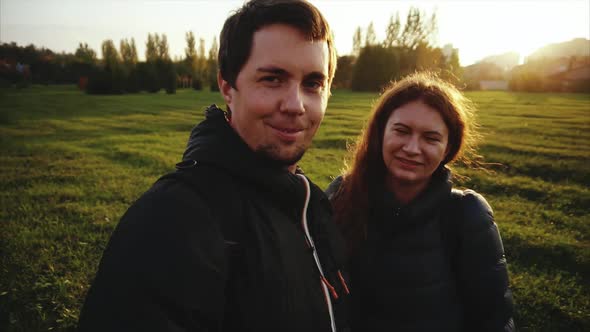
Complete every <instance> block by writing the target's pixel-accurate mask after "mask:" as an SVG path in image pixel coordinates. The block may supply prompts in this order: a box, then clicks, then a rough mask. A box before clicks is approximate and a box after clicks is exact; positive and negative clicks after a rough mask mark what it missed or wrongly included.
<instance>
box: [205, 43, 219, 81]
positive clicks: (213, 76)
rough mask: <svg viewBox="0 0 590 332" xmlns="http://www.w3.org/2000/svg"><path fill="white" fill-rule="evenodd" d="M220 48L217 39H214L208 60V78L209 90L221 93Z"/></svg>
mask: <svg viewBox="0 0 590 332" xmlns="http://www.w3.org/2000/svg"><path fill="white" fill-rule="evenodd" d="M218 49H219V46H217V38H215V37H213V42H212V43H211V48H210V49H209V58H208V59H207V76H208V81H209V89H210V90H211V91H219V86H218V85H217V67H218V64H217V54H218V52H219V50H218Z"/></svg>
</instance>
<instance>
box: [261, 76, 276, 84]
mask: <svg viewBox="0 0 590 332" xmlns="http://www.w3.org/2000/svg"><path fill="white" fill-rule="evenodd" d="M260 81H262V82H269V83H280V82H281V80H280V79H279V78H278V77H277V76H263V77H262V78H261V79H260Z"/></svg>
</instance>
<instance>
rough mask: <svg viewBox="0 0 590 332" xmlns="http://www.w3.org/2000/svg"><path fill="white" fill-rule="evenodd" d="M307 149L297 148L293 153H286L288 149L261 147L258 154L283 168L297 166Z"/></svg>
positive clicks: (303, 147)
mask: <svg viewBox="0 0 590 332" xmlns="http://www.w3.org/2000/svg"><path fill="white" fill-rule="evenodd" d="M306 150H307V148H306V147H305V146H297V147H296V148H295V149H293V151H286V149H282V150H281V149H280V148H279V147H277V146H274V145H269V146H261V147H258V149H256V154H258V155H260V156H262V157H264V158H265V159H269V160H270V161H272V162H273V163H275V164H277V165H280V166H281V167H289V166H292V165H295V164H297V162H298V161H299V160H301V158H303V155H304V154H305V151H306Z"/></svg>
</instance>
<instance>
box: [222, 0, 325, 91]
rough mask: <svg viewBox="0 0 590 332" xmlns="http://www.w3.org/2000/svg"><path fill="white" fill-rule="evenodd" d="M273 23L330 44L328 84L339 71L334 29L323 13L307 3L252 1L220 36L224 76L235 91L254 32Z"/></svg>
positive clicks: (233, 15)
mask: <svg viewBox="0 0 590 332" xmlns="http://www.w3.org/2000/svg"><path fill="white" fill-rule="evenodd" d="M271 24H285V25H288V26H292V27H294V28H296V29H297V30H299V31H301V32H302V33H303V34H304V36H305V37H306V38H307V39H309V40H310V41H320V40H325V41H326V42H327V43H328V51H329V56H330V58H329V62H328V81H329V82H332V78H333V77H334V72H335V71H336V49H335V48H334V40H333V37H332V33H331V31H330V27H329V25H328V22H327V21H326V19H325V18H324V17H323V16H322V14H321V13H320V11H319V10H318V9H317V8H316V7H314V6H313V5H312V4H310V3H309V2H307V1H304V0H252V1H249V2H247V3H246V4H244V5H243V6H242V7H241V8H240V9H238V10H237V11H236V12H234V13H233V14H232V15H231V16H230V17H228V18H227V20H226V21H225V24H224V25H223V29H222V30H221V35H220V37H219V53H218V58H217V60H218V63H219V71H220V73H221V77H222V78H223V79H224V80H225V81H227V82H228V83H229V84H230V85H231V86H232V87H233V88H234V89H235V88H236V79H237V77H238V74H239V73H240V70H242V67H243V66H244V64H245V63H246V61H248V58H249V56H250V53H251V50H252V40H253V37H254V33H255V32H256V31H258V30H260V29H261V28H263V27H265V26H268V25H271Z"/></svg>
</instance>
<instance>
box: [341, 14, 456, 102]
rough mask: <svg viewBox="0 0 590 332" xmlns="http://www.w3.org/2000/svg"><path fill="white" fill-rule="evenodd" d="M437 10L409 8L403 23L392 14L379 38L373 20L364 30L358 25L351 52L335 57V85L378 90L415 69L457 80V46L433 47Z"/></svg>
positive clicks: (357, 89)
mask: <svg viewBox="0 0 590 332" xmlns="http://www.w3.org/2000/svg"><path fill="white" fill-rule="evenodd" d="M437 29H438V28H437V19H436V13H433V14H432V15H431V16H427V15H426V14H425V13H424V12H423V11H420V10H419V9H418V8H415V7H412V8H410V10H409V12H408V14H407V16H406V19H405V24H403V25H402V22H401V20H400V16H399V13H396V14H395V17H394V15H392V16H391V17H390V19H389V23H388V24H387V27H386V31H385V39H384V40H383V41H378V40H377V37H376V33H375V29H374V26H373V23H372V22H371V23H370V24H369V26H368V27H367V28H366V30H364V31H363V29H362V28H361V27H358V28H357V29H356V31H355V33H354V35H353V47H352V54H351V55H344V56H340V57H338V66H337V71H336V76H335V77H334V85H335V86H337V87H345V88H351V89H352V90H355V91H378V90H380V89H381V88H382V87H383V86H385V85H387V84H388V83H389V82H390V81H391V80H396V79H399V78H401V77H403V76H405V75H407V74H410V73H412V72H415V71H422V70H429V71H433V72H437V73H438V74H439V75H440V76H441V77H442V78H444V79H447V80H450V81H453V82H458V81H459V80H460V79H461V66H460V64H459V53H458V50H457V49H452V48H450V47H447V49H446V51H447V52H445V50H443V49H442V48H440V47H435V46H434V42H435V38H436V34H437Z"/></svg>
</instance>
